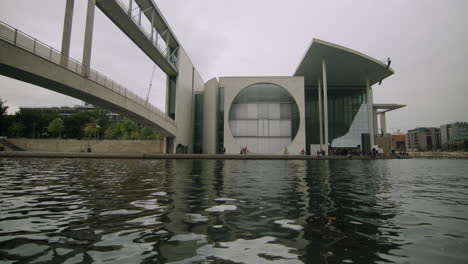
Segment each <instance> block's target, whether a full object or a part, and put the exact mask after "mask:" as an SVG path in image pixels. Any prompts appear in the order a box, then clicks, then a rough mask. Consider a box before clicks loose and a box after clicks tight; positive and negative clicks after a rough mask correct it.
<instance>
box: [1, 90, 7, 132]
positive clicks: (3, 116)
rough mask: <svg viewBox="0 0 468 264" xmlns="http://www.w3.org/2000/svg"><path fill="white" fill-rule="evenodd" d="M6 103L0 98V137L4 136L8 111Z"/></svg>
mask: <svg viewBox="0 0 468 264" xmlns="http://www.w3.org/2000/svg"><path fill="white" fill-rule="evenodd" d="M5 103H6V101H3V100H2V99H1V98H0V135H6V131H5V129H6V127H7V122H6V121H7V120H6V115H7V111H8V106H7V105H5Z"/></svg>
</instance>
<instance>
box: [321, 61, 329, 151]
mask: <svg viewBox="0 0 468 264" xmlns="http://www.w3.org/2000/svg"><path fill="white" fill-rule="evenodd" d="M322 74H323V119H324V137H325V156H328V97H327V89H328V85H327V62H326V61H325V58H322Z"/></svg>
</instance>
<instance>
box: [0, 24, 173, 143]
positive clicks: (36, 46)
mask: <svg viewBox="0 0 468 264" xmlns="http://www.w3.org/2000/svg"><path fill="white" fill-rule="evenodd" d="M0 74H1V75H4V76H7V77H10V78H14V79H17V80H20V81H23V82H27V83H30V84H34V85H37V86H40V87H43V88H46V89H49V90H52V91H55V92H58V93H61V94H65V95H68V96H71V97H74V98H77V99H80V100H83V101H86V102H89V103H92V104H94V105H97V106H101V107H103V108H105V109H108V110H110V111H114V112H117V113H120V114H122V115H125V116H128V117H130V118H132V119H135V120H137V121H139V122H141V123H142V124H144V125H147V126H151V127H154V128H156V129H158V130H159V131H160V133H161V135H163V136H165V137H174V136H175V135H176V130H177V126H176V123H175V121H174V120H173V119H171V118H170V117H169V116H168V115H166V114H165V113H164V112H163V111H161V110H160V109H158V108H157V107H155V106H153V105H152V104H150V103H149V102H146V100H145V99H143V98H141V97H139V96H138V95H136V94H135V93H133V92H131V91H130V90H129V89H127V88H125V87H123V86H122V85H120V84H119V83H117V82H115V81H113V80H111V79H110V78H108V77H106V76H104V75H102V74H100V73H99V72H97V71H95V70H93V69H90V68H88V67H85V66H84V65H83V64H82V63H80V62H78V61H77V60H74V59H72V58H70V57H68V56H65V55H63V54H62V53H61V52H60V51H58V50H56V49H54V48H52V47H50V46H48V45H46V44H44V43H43V42H41V41H39V40H37V39H35V38H33V37H31V36H29V35H28V34H26V33H24V32H21V31H20V30H18V29H16V28H13V27H11V26H9V25H7V24H5V23H3V22H1V21H0ZM38 99H39V98H38Z"/></svg>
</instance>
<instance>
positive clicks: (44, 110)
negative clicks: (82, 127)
mask: <svg viewBox="0 0 468 264" xmlns="http://www.w3.org/2000/svg"><path fill="white" fill-rule="evenodd" d="M97 109H100V108H95V107H94V106H92V105H91V106H90V105H88V106H86V107H83V106H79V105H75V106H74V107H69V106H62V107H20V111H22V112H26V113H41V114H55V115H57V116H70V115H73V114H78V113H83V112H92V111H95V110H97ZM104 111H105V112H106V116H107V118H108V120H109V121H115V122H123V121H124V120H125V118H124V116H122V115H120V114H118V113H113V112H109V111H106V110H104Z"/></svg>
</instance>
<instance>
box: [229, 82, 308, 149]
mask: <svg viewBox="0 0 468 264" xmlns="http://www.w3.org/2000/svg"><path fill="white" fill-rule="evenodd" d="M298 126H299V111H298V108H297V105H296V103H295V102H294V99H293V98H292V97H291V96H290V95H289V93H288V92H287V91H286V90H285V89H284V88H282V87H280V86H277V85H274V84H270V83H259V84H254V85H251V86H249V87H247V88H245V89H243V90H242V91H241V92H240V93H239V94H238V95H237V96H236V98H235V99H234V101H233V103H232V105H231V109H230V110H229V127H230V129H231V132H232V135H233V137H234V138H235V139H236V140H237V142H238V143H239V145H241V146H242V147H247V149H248V150H249V151H251V152H255V153H274V152H279V151H282V150H283V149H285V148H286V147H287V146H288V145H289V144H290V143H291V141H292V139H293V138H294V137H295V135H296V133H297V129H298Z"/></svg>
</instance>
